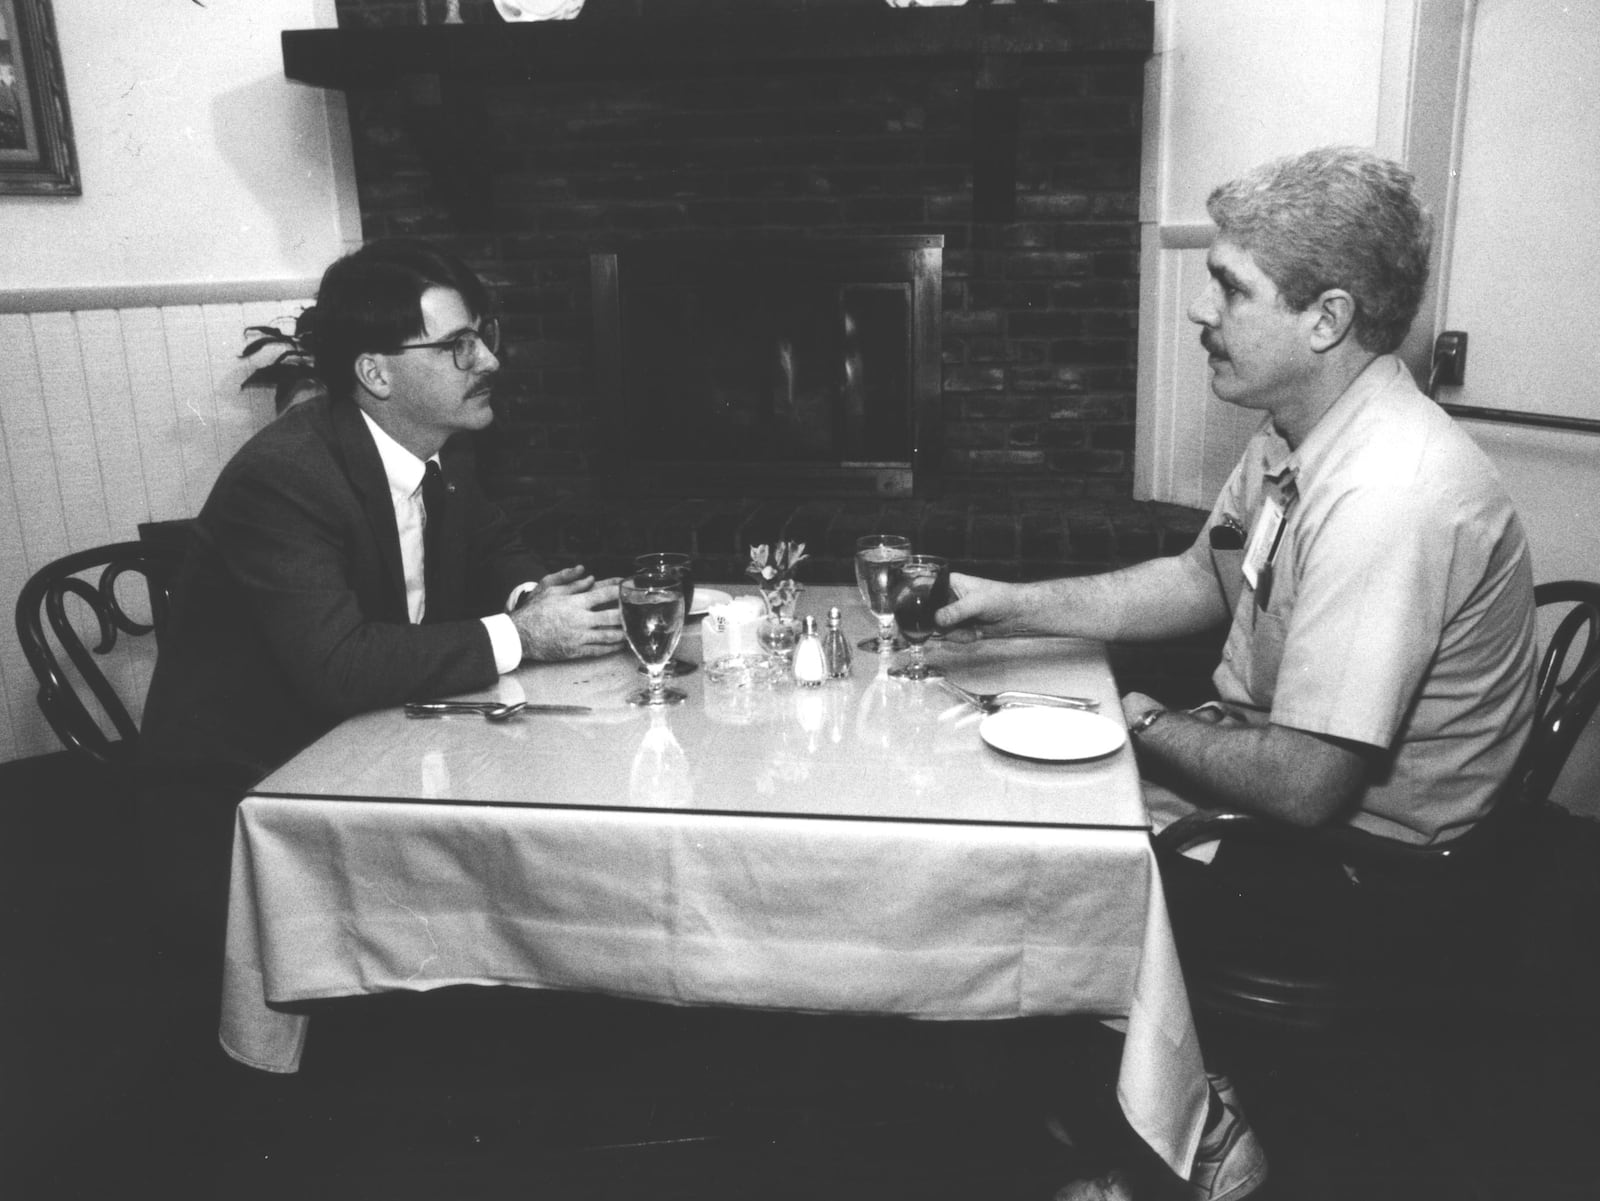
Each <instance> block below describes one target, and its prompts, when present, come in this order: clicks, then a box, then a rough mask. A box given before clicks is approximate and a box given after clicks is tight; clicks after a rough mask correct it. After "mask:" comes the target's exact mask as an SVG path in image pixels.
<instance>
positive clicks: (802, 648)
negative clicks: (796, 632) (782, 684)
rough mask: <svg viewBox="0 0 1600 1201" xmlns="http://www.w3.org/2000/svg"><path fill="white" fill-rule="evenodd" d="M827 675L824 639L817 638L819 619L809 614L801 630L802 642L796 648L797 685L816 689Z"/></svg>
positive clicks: (795, 670)
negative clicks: (823, 652) (824, 661)
mask: <svg viewBox="0 0 1600 1201" xmlns="http://www.w3.org/2000/svg"><path fill="white" fill-rule="evenodd" d="M826 675H827V669H826V667H825V666H824V665H823V661H822V639H821V638H819V637H818V636H817V619H816V618H815V617H813V616H812V615H811V614H809V613H807V614H806V617H805V624H804V626H802V628H801V630H800V641H799V642H797V643H796V644H795V648H794V678H795V683H797V684H800V685H801V686H803V687H805V688H815V687H816V686H817V685H819V684H821V683H822V681H823V678H824V677H825V676H826Z"/></svg>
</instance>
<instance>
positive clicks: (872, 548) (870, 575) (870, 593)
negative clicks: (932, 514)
mask: <svg viewBox="0 0 1600 1201" xmlns="http://www.w3.org/2000/svg"><path fill="white" fill-rule="evenodd" d="M910 557H911V540H910V539H909V538H902V537H901V536H900V535H899V534H868V535H866V536H865V537H863V538H857V539H856V587H857V588H859V589H860V590H861V602H862V603H863V604H864V605H866V606H867V608H869V609H871V610H872V615H873V616H874V617H876V618H877V619H878V636H877V637H876V638H865V639H863V640H862V641H861V642H859V643H857V644H856V645H857V646H859V647H860V648H861V649H862V650H864V651H876V652H877V653H878V654H880V655H887V654H889V653H890V652H891V651H903V650H905V649H906V643H905V641H904V640H903V639H900V638H897V637H895V632H894V593H893V584H894V569H895V568H896V567H897V566H899V565H900V564H901V563H904V562H905V561H906V560H907V559H908V558H910Z"/></svg>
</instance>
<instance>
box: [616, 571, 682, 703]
mask: <svg viewBox="0 0 1600 1201" xmlns="http://www.w3.org/2000/svg"><path fill="white" fill-rule="evenodd" d="M617 593H618V597H619V599H620V600H621V602H622V632H623V633H624V634H625V635H626V636H627V639H628V645H629V646H630V647H632V648H633V653H634V654H635V655H637V656H638V659H639V662H640V663H641V664H643V665H644V669H645V671H646V672H647V673H649V676H650V683H649V686H648V687H646V688H641V689H640V690H639V691H638V692H634V693H630V694H629V696H628V704H630V705H676V704H677V703H678V702H679V701H684V700H688V699H689V698H688V695H687V694H686V693H683V692H680V691H679V690H678V689H676V688H668V687H667V661H668V660H669V659H671V658H672V652H673V651H675V650H677V649H678V639H679V638H681V637H683V615H684V612H685V609H686V606H685V605H684V603H683V581H682V580H681V579H680V578H679V577H678V576H676V575H672V574H668V573H666V572H648V571H644V572H640V573H639V574H638V575H635V576H634V577H633V578H632V579H627V580H623V581H622V583H621V584H620V585H618V588H617Z"/></svg>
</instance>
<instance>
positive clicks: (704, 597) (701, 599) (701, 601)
mask: <svg viewBox="0 0 1600 1201" xmlns="http://www.w3.org/2000/svg"><path fill="white" fill-rule="evenodd" d="M732 599H733V595H732V594H731V593H727V592H722V591H720V590H719V589H716V588H702V587H700V585H698V584H696V585H695V588H694V605H693V606H692V607H691V608H690V609H689V616H690V617H704V616H705V615H706V614H707V613H709V612H711V606H712V605H725V604H727V603H728V602H729V601H731V600H732Z"/></svg>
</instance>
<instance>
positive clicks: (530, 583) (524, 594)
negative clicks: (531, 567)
mask: <svg viewBox="0 0 1600 1201" xmlns="http://www.w3.org/2000/svg"><path fill="white" fill-rule="evenodd" d="M537 591H539V581H538V580H527V581H525V582H523V583H521V584H518V585H517V586H516V587H515V588H513V589H512V590H511V595H510V596H508V597H506V612H507V613H513V612H515V611H516V609H517V607H518V606H519V605H521V604H522V602H523V601H525V600H527V599H528V598H529V597H531V596H532V595H533V594H534V593H535V592H537Z"/></svg>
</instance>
